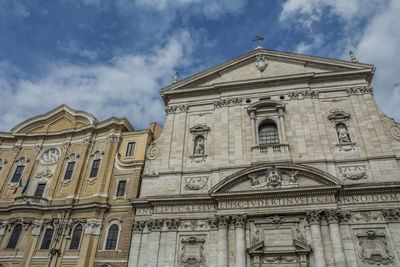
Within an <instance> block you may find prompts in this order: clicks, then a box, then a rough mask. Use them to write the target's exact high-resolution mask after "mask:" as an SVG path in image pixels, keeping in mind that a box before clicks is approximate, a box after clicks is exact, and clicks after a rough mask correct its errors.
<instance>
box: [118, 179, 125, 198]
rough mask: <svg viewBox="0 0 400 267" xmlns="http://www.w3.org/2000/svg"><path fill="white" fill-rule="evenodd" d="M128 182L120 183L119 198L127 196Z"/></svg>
mask: <svg viewBox="0 0 400 267" xmlns="http://www.w3.org/2000/svg"><path fill="white" fill-rule="evenodd" d="M125 187H126V181H119V182H118V189H117V197H123V196H125Z"/></svg>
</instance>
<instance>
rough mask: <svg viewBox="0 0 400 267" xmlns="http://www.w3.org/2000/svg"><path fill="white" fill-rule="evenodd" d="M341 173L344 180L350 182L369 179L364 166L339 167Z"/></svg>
mask: <svg viewBox="0 0 400 267" xmlns="http://www.w3.org/2000/svg"><path fill="white" fill-rule="evenodd" d="M339 171H340V173H341V174H342V176H343V178H346V179H350V180H359V179H367V177H368V176H367V167H366V166H365V165H363V166H346V167H339Z"/></svg>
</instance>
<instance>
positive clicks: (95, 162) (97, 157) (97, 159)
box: [89, 150, 104, 181]
mask: <svg viewBox="0 0 400 267" xmlns="http://www.w3.org/2000/svg"><path fill="white" fill-rule="evenodd" d="M103 155H104V151H101V150H96V151H95V152H94V153H93V154H91V155H90V156H91V157H92V165H91V167H90V171H89V180H91V181H92V180H94V179H96V178H97V175H98V173H99V169H100V163H101V159H102V158H103Z"/></svg>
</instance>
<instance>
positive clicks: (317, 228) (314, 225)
mask: <svg viewBox="0 0 400 267" xmlns="http://www.w3.org/2000/svg"><path fill="white" fill-rule="evenodd" d="M321 213H322V211H320V210H312V211H307V212H306V215H307V220H308V223H309V224H310V229H311V237H312V246H313V251H314V261H315V266H318V267H326V263H325V255H324V247H323V243H322V236H321Z"/></svg>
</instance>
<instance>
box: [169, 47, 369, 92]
mask: <svg viewBox="0 0 400 267" xmlns="http://www.w3.org/2000/svg"><path fill="white" fill-rule="evenodd" d="M373 69H374V68H373V66H372V65H369V64H362V63H358V62H350V61H343V60H335V59H328V58H320V57H314V56H307V55H300V54H294V53H287V52H279V51H273V50H266V49H256V50H254V51H251V52H249V53H247V54H245V55H242V56H240V57H237V58H234V59H232V60H230V61H227V62H225V63H223V64H220V65H218V66H216V67H213V68H210V69H208V70H205V71H203V72H200V73H198V74H196V75H194V76H191V77H189V78H186V79H184V80H182V81H179V82H176V83H173V84H171V85H170V86H167V87H165V88H164V89H163V90H162V95H163V96H164V95H168V94H170V93H172V92H174V91H180V90H189V89H195V88H202V87H209V86H214V85H218V84H227V85H230V84H232V83H235V82H241V81H253V80H263V79H273V78H278V77H281V78H282V77H287V78H288V79H296V78H301V77H302V75H303V76H304V75H306V74H310V75H318V74H326V73H346V72H354V71H356V72H357V71H360V70H365V71H366V73H367V74H368V75H372V73H373Z"/></svg>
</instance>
